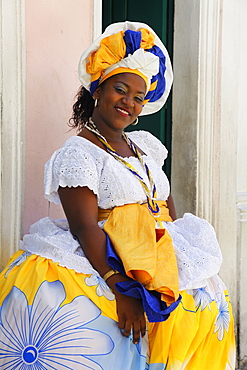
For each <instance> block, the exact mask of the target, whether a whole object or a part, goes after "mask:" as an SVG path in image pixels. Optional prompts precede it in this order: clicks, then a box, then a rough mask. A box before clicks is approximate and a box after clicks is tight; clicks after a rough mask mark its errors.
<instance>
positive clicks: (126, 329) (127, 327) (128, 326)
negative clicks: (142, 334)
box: [122, 321, 132, 337]
mask: <svg viewBox="0 0 247 370" xmlns="http://www.w3.org/2000/svg"><path fill="white" fill-rule="evenodd" d="M131 327H132V323H131V322H130V321H126V322H125V327H124V330H123V331H122V334H123V336H124V337H129V336H130V333H131Z"/></svg>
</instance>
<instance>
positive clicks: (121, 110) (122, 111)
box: [116, 107, 130, 117]
mask: <svg viewBox="0 0 247 370" xmlns="http://www.w3.org/2000/svg"><path fill="white" fill-rule="evenodd" d="M116 110H117V111H118V113H120V114H121V115H122V116H124V117H127V116H130V113H129V112H128V111H126V110H124V109H121V108H118V107H117V108H116Z"/></svg>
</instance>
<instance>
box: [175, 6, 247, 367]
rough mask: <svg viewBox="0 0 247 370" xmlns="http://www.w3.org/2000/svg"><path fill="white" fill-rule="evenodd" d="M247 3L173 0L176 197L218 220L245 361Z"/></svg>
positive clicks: (183, 204) (185, 208)
mask: <svg viewBox="0 0 247 370" xmlns="http://www.w3.org/2000/svg"><path fill="white" fill-rule="evenodd" d="M246 17H247V3H246V0H237V1H234V2H233V1H232V0H207V1H204V0H200V1H198V0H195V1H194V0H183V1H180V0H176V1H175V35H174V75H175V79H174V89H173V153H172V154H173V168H172V193H173V194H174V198H175V203H176V207H177V209H178V214H179V215H182V214H183V213H184V212H185V211H191V212H195V213H196V214H197V215H199V216H201V217H204V218H206V219H208V220H209V221H210V222H212V223H213V225H214V227H215V229H216V233H217V236H218V239H219V242H220V245H221V249H222V252H223V257H224V263H223V266H222V269H221V272H220V275H221V276H222V277H223V280H224V281H225V282H226V284H227V286H228V288H229V291H230V294H231V301H232V303H233V307H234V312H235V320H236V324H237V325H236V327H237V328H238V332H237V339H238V344H239V360H240V364H241V363H242V362H244V360H245V361H246V358H247V341H246V335H245V333H246V331H247V320H246V317H247V301H246V293H245V290H246V285H247V273H246V264H247V252H246V250H247V249H246V244H247V151H246V142H247V131H246V122H247V111H246V96H247V85H246V80H247V69H246V65H247V44H246V34H247V24H246Z"/></svg>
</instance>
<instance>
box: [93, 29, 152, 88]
mask: <svg viewBox="0 0 247 370" xmlns="http://www.w3.org/2000/svg"><path fill="white" fill-rule="evenodd" d="M139 31H140V32H141V34H142V40H141V45H140V48H142V49H150V48H152V47H153V46H154V35H153V34H152V33H151V32H150V31H149V30H148V29H145V28H142V29H140V30H139ZM123 36H124V32H123V31H120V32H118V33H116V34H114V35H111V36H108V37H105V38H104V39H102V40H101V42H100V47H99V49H98V50H96V51H94V52H93V53H92V54H91V55H90V56H89V57H88V63H87V65H86V72H87V73H89V74H91V82H93V81H95V80H98V79H99V78H100V79H101V81H100V82H103V81H104V80H106V79H107V78H109V77H111V76H113V75H115V74H118V73H123V72H131V73H135V74H138V75H139V76H141V77H142V78H143V79H144V80H145V82H146V84H147V77H146V76H144V75H143V74H142V73H141V72H140V71H138V70H134V69H133V70H131V69H127V68H126V69H125V70H123V69H121V70H120V69H117V68H116V70H115V71H111V73H110V74H109V75H108V74H106V75H105V70H106V69H107V68H108V67H110V66H112V65H113V64H116V63H118V62H119V61H120V60H121V59H123V58H124V57H125V54H126V44H125V42H124V38H123Z"/></svg>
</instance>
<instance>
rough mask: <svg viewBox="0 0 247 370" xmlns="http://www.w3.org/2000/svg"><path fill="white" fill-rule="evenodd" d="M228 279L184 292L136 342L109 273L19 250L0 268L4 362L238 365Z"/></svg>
mask: <svg viewBox="0 0 247 370" xmlns="http://www.w3.org/2000/svg"><path fill="white" fill-rule="evenodd" d="M224 289H225V288H224V284H223V283H222V281H221V280H220V278H219V277H218V276H217V275H216V276H214V277H213V278H211V279H209V281H208V284H207V286H206V287H204V288H200V289H193V290H190V291H182V292H181V295H182V301H181V303H180V304H179V306H178V307H177V308H176V310H175V311H174V312H172V313H171V315H170V317H169V318H168V320H167V321H164V322H160V323H148V324H147V333H146V336H145V337H144V338H142V339H141V341H140V343H139V344H137V345H135V344H133V342H132V338H131V336H130V337H128V338H125V337H123V336H122V334H121V331H120V329H119V328H118V324H117V314H116V304H115V299H114V295H113V293H112V292H111V290H110V289H109V288H108V286H107V285H106V283H105V282H104V280H103V279H102V278H100V277H98V276H95V275H89V274H88V275H86V274H82V273H77V272H75V271H74V270H73V269H68V268H66V267H61V266H60V265H58V264H57V263H54V262H53V261H51V260H49V259H46V258H43V257H40V256H37V255H29V254H28V253H26V252H25V253H23V251H19V252H17V253H16V254H15V255H14V256H13V257H12V258H11V260H10V262H9V265H8V266H7V267H6V269H5V270H3V271H2V273H1V275H0V369H3V370H7V369H8V370H12V369H15V370H16V369H17V370H44V369H49V370H52V369H53V370H65V369H71V370H80V369H83V370H86V369H87V370H88V369H94V370H100V369H104V370H148V369H149V370H164V369H165V370H182V369H183V370H209V369H210V370H230V369H231V370H233V369H235V339H234V322H233V317H232V311H231V303H230V300H229V296H228V294H227V291H226V290H224Z"/></svg>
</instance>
